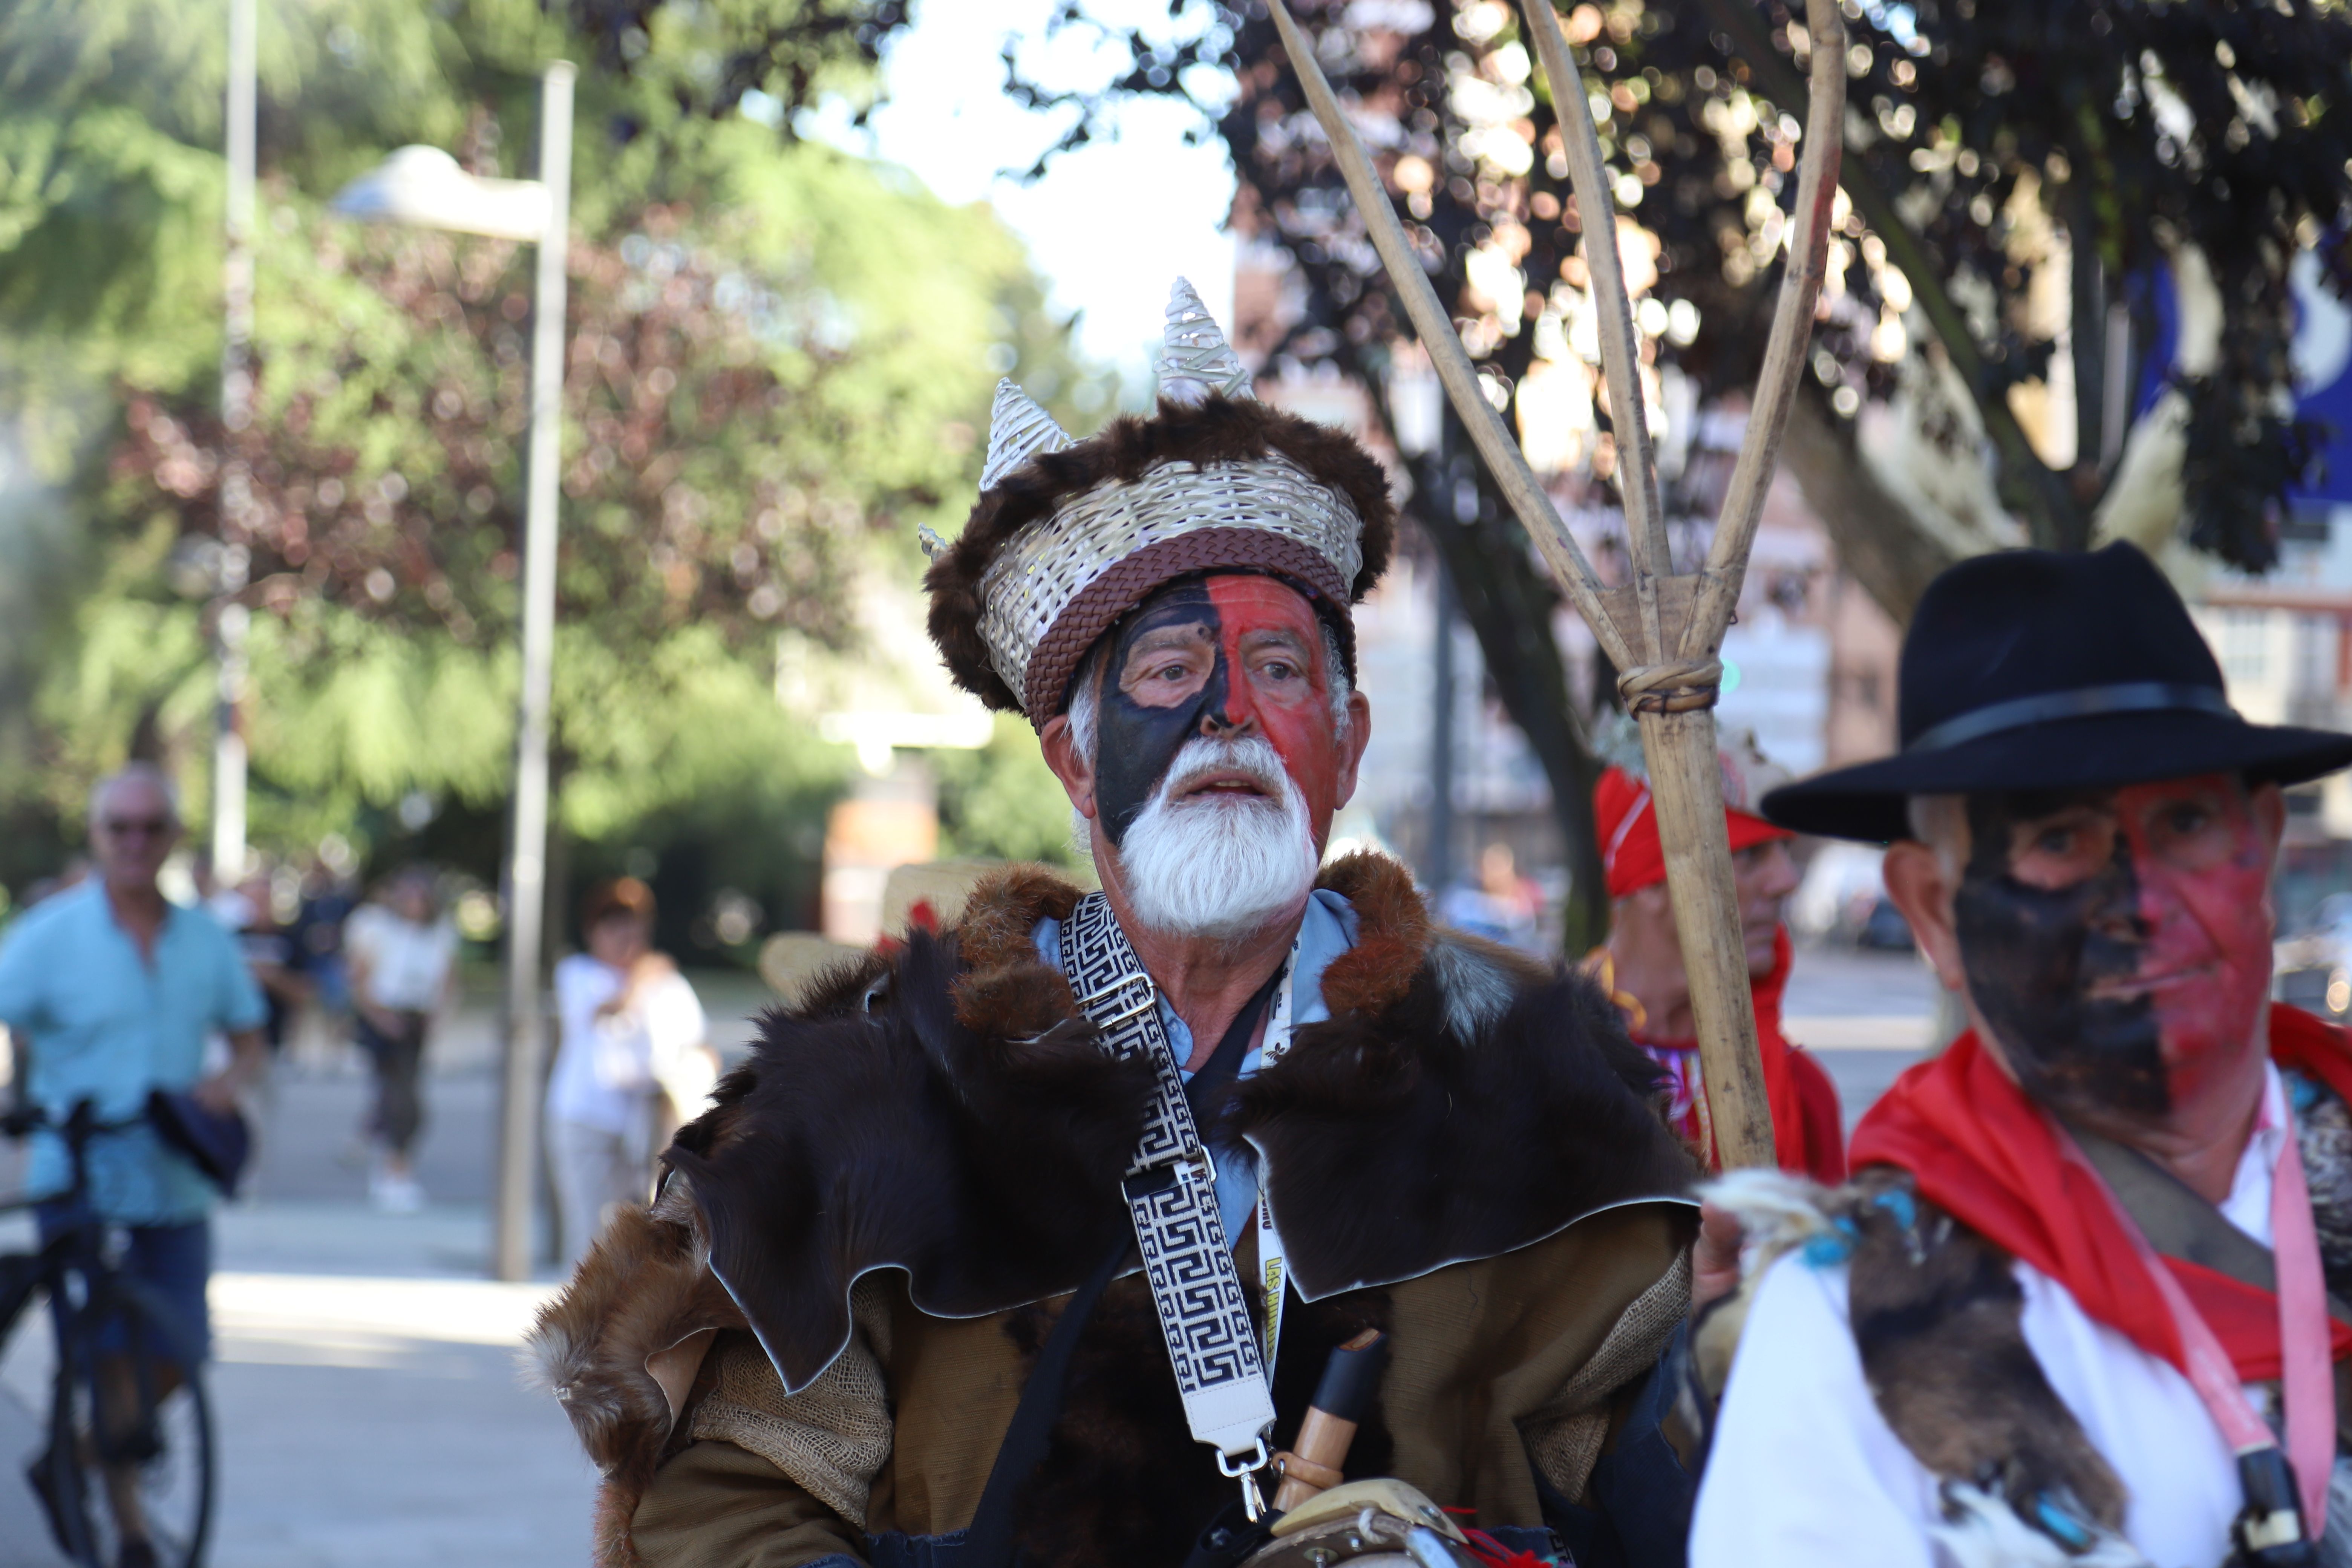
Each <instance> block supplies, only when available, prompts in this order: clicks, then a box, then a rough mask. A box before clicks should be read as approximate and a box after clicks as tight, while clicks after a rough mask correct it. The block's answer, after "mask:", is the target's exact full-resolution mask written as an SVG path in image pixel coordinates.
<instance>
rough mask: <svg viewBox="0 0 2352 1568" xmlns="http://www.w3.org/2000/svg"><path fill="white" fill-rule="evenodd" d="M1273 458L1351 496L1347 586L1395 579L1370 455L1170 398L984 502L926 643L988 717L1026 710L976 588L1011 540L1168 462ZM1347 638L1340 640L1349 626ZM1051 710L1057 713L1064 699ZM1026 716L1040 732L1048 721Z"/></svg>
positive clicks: (1387, 517) (1025, 471) (1252, 414)
mask: <svg viewBox="0 0 2352 1568" xmlns="http://www.w3.org/2000/svg"><path fill="white" fill-rule="evenodd" d="M1270 453H1279V454H1280V455H1281V456H1283V457H1285V458H1289V459H1290V460H1291V461H1292V462H1294V463H1296V464H1297V465H1298V466H1299V467H1300V468H1303V469H1305V470H1306V472H1307V476H1308V477H1309V478H1311V479H1314V480H1315V481H1316V482H1318V484H1321V485H1324V486H1326V487H1328V489H1332V490H1335V491H1337V492H1339V494H1340V495H1342V496H1344V497H1346V498H1347V500H1348V502H1349V505H1351V506H1353V507H1354V508H1355V510H1356V515H1357V516H1358V517H1359V518H1360V519H1362V520H1363V524H1364V532H1363V552H1364V563H1363V567H1362V569H1361V570H1360V571H1359V572H1358V573H1357V574H1356V580H1355V581H1354V582H1353V583H1352V584H1349V591H1350V595H1351V596H1352V598H1353V599H1354V600H1357V601H1360V600H1361V599H1362V598H1363V596H1364V595H1366V594H1368V593H1370V592H1371V589H1372V585H1373V584H1375V583H1378V582H1379V581H1380V579H1381V574H1382V573H1383V572H1385V571H1387V570H1388V563H1389V554H1390V552H1391V550H1392V549H1393V548H1394V545H1395V540H1396V506H1395V503H1394V502H1392V501H1391V500H1390V499H1389V484H1388V476H1387V475H1386V474H1385V473H1384V472H1382V471H1381V466H1380V464H1379V462H1378V461H1376V460H1375V459H1374V458H1372V456H1371V454H1370V453H1369V452H1367V451H1365V450H1364V449H1363V447H1360V446H1359V445H1357V443H1356V441H1355V439H1354V438H1353V437H1349V435H1347V434H1346V433H1345V432H1343V431H1340V430H1337V429H1334V428H1332V427H1331V426H1328V425H1318V424H1316V423H1314V422H1313V421H1312V420H1307V419H1302V418H1300V417H1299V416H1297V415H1295V414H1290V413H1286V412H1285V411H1284V410H1282V409H1279V408H1276V407H1274V406H1272V405H1268V404H1264V403H1256V402H1252V401H1250V400H1247V399H1234V398H1227V397H1223V396H1212V397H1210V398H1209V399H1208V400H1207V401H1205V402H1203V403H1201V404H1197V405H1185V404H1178V403H1170V402H1168V401H1166V400H1164V399H1163V400H1162V401H1161V402H1160V407H1159V410H1158V412H1157V413H1155V414H1153V415H1152V416H1150V417H1144V416H1136V415H1129V416H1125V417H1122V418H1119V419H1115V420H1113V421H1111V423H1110V424H1109V425H1108V426H1105V427H1104V428H1103V429H1102V430H1101V431H1099V432H1097V434H1096V435H1094V436H1092V437H1088V438H1087V440H1084V441H1080V442H1078V443H1077V444H1076V445H1075V446H1073V447H1067V448H1066V449H1064V450H1062V451H1059V452H1050V453H1045V454H1042V455H1040V456H1038V457H1036V458H1032V459H1031V460H1030V461H1029V462H1028V463H1026V464H1024V466H1023V467H1022V468H1019V469H1017V470H1015V471H1014V472H1013V473H1012V474H1011V475H1008V476H1007V477H1006V478H1005V479H1003V481H1002V482H1000V483H999V484H998V485H997V486H996V487H995V488H994V489H991V490H989V491H987V492H986V493H985V494H983V495H982V497H981V498H980V503H979V504H978V505H977V506H975V507H973V508H972V511H971V518H970V520H969V521H966V522H965V524H964V530H963V533H962V535H961V537H959V538H958V539H957V540H956V542H955V543H954V544H953V545H952V546H950V548H949V550H948V552H947V553H946V554H944V555H942V556H940V558H939V560H938V561H936V562H934V563H932V565H931V569H930V571H929V573H928V574H926V575H925V576H924V578H923V585H924V587H925V588H926V589H927V590H928V591H929V594H930V596H931V610H930V632H931V640H932V641H933V642H935V643H937V644H938V645H939V648H940V653H941V654H942V655H943V656H945V658H946V660H947V666H948V670H949V673H950V674H951V675H953V676H954V677H955V680H956V684H957V685H959V686H961V687H962V688H963V689H965V690H967V691H970V692H971V693H972V694H973V695H975V696H977V697H978V698H979V699H980V700H982V701H983V702H985V703H987V704H988V706H990V707H991V708H998V709H1003V710H1008V711H1018V710H1020V707H1021V694H1019V693H1016V692H1014V691H1013V689H1012V688H1010V687H1008V686H1006V685H1005V684H1004V681H1003V678H1002V677H1000V676H999V675H998V674H997V673H996V667H995V666H994V664H992V662H991V661H990V659H989V657H988V647H987V645H986V644H985V643H983V642H982V640H981V637H980V617H981V602H980V581H981V577H982V574H985V573H986V572H987V570H988V567H989V563H991V562H992V561H994V560H995V559H996V552H998V551H999V550H1001V549H1003V547H1004V544H1005V542H1006V541H1008V540H1010V539H1012V538H1013V535H1015V534H1017V533H1018V532H1020V531H1022V530H1023V529H1024V528H1026V527H1028V526H1029V525H1030V524H1032V523H1034V522H1036V521H1040V520H1041V519H1044V518H1046V517H1050V516H1051V515H1053V513H1054V511H1055V510H1056V509H1057V508H1059V507H1060V506H1061V505H1062V504H1063V503H1064V502H1065V501H1067V500H1070V499H1071V498H1072V497H1074V496H1077V495H1080V494H1082V493H1084V492H1085V491H1087V490H1090V489H1093V488H1094V487H1095V486H1096V485H1097V484H1099V483H1101V482H1102V481H1103V480H1105V479H1118V480H1121V481H1125V482H1130V483H1131V482H1133V481H1134V480H1136V479H1140V478H1142V477H1143V474H1144V472H1145V471H1146V470H1147V469H1150V468H1154V467H1156V466H1158V465H1159V464H1161V463H1165V462H1187V463H1200V464H1208V463H1232V462H1244V461H1247V460H1249V459H1251V458H1263V457H1265V456H1267V455H1268V454H1270ZM1341 632H1342V636H1343V637H1345V636H1346V630H1345V628H1344V627H1342V628H1341ZM1081 651H1083V650H1081ZM1054 703H1055V708H1056V709H1058V706H1059V694H1058V693H1057V694H1055V698H1054ZM1030 717H1031V719H1033V720H1034V721H1035V722H1037V723H1039V724H1041V725H1042V724H1043V723H1045V721H1046V720H1048V719H1050V718H1052V717H1053V713H1052V712H1039V713H1033V714H1031V715H1030Z"/></svg>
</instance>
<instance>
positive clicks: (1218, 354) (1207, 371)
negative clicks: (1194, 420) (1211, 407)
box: [1160, 278, 1253, 404]
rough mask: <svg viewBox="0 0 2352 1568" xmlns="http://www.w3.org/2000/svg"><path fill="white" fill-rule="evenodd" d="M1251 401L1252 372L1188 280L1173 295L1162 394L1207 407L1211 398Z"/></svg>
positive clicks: (1178, 282) (1170, 293) (1163, 357)
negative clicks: (1222, 396)
mask: <svg viewBox="0 0 2352 1568" xmlns="http://www.w3.org/2000/svg"><path fill="white" fill-rule="evenodd" d="M1213 392H1222V393H1223V394H1224V395H1226V396H1227V397H1249V396H1252V395H1253V394H1252V392H1251V389H1250V373H1249V372H1248V371H1247V370H1245V369H1244V368H1243V367H1242V362H1241V356H1240V355H1239V354H1236V353H1234V346H1233V345H1232V344H1231V343H1229V342H1225V333H1224V329H1223V328H1222V327H1220V326H1218V325H1217V319H1216V318H1215V317H1214V316H1212V315H1211V314H1209V308H1208V307H1207V306H1205V305H1203V304H1202V303H1201V296H1200V295H1199V293H1197V292H1196V291H1195V290H1194V289H1193V288H1192V284H1191V283H1189V282H1187V281H1186V280H1185V279H1181V278H1179V279H1176V286H1175V287H1174V288H1173V289H1170V290H1169V291H1168V326H1167V330H1166V335H1165V337H1164V339H1163V353H1162V354H1161V356H1160V396H1162V397H1164V398H1167V399H1168V400H1169V401H1170V402H1171V403H1186V404H1192V403H1203V402H1206V401H1207V400H1208V396H1209V394H1211V393H1213Z"/></svg>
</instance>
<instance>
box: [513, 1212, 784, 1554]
mask: <svg viewBox="0 0 2352 1568" xmlns="http://www.w3.org/2000/svg"><path fill="white" fill-rule="evenodd" d="M742 1323H743V1319H742V1315H741V1314H740V1313H739V1312H738V1311H737V1310H735V1304H734V1302H733V1301H731V1300H729V1299H728V1295H727V1292H726V1291H725V1290H724V1289H721V1288H720V1286H719V1281H718V1280H716V1279H712V1278H711V1276H710V1271H709V1269H708V1268H705V1267H704V1255H703V1249H702V1247H701V1246H700V1244H699V1243H698V1241H697V1240H696V1238H695V1235H694V1232H693V1229H692V1227H691V1226H689V1225H688V1223H686V1220H685V1216H684V1215H683V1213H682V1212H680V1211H679V1208H678V1205H664V1206H662V1207H660V1208H657V1209H656V1210H651V1211H649V1210H646V1209H644V1208H635V1207H624V1208H620V1209H617V1210H615V1211H614V1215H613V1219H612V1222H611V1223H610V1224H608V1225H607V1226H605V1227H604V1232H603V1233H602V1234H601V1235H600V1236H599V1237H597V1238H596V1241H595V1243H594V1245H593V1246H592V1247H590V1248H589V1250H588V1255H587V1256H586V1257H585V1258H583V1259H582V1260H581V1264H580V1268H579V1270H578V1271H577V1272H576V1273H575V1274H574V1275H573V1276H572V1285H571V1288H570V1289H567V1290H565V1291H564V1293H563V1294H562V1295H561V1296H559V1297H557V1298H556V1299H555V1300H552V1301H551V1302H549V1303H548V1304H547V1306H546V1307H544V1308H542V1309H541V1311H540V1314H539V1321H538V1323H537V1324H536V1326H534V1327H533V1329H532V1330H531V1332H530V1338H529V1342H528V1348H529V1353H530V1358H531V1362H532V1363H533V1368H532V1369H533V1371H534V1373H536V1376H537V1377H538V1379H539V1380H540V1381H541V1382H543V1383H544V1384H547V1385H548V1386H549V1387H550V1388H551V1389H552V1390H553V1391H554V1394H555V1396H556V1398H557V1400H558V1401H560V1402H561V1403H562V1405H563V1413H564V1414H565V1415H567V1416H569V1417H570V1418H571V1421H572V1430H573V1431H575V1432H577V1433H578V1434H579V1435H580V1443H581V1447H584V1448H585V1449H587V1451H588V1457H589V1458H591V1459H593V1461H594V1462H595V1464H596V1468H598V1469H599V1470H601V1471H603V1472H604V1486H603V1487H601V1488H600V1489H598V1491H597V1499H596V1510H597V1529H596V1536H597V1540H598V1542H599V1543H600V1544H599V1562H600V1563H604V1564H626V1563H629V1562H631V1561H633V1559H634V1553H632V1552H629V1551H628V1521H629V1519H630V1516H631V1515H633V1514H634V1513H635V1511H636V1505H637V1500H638V1499H639V1498H641V1497H643V1496H644V1495H645V1489H646V1485H647V1484H648V1483H649V1482H651V1481H652V1479H653V1473H654V1469H655V1468H656V1464H657V1463H658V1462H659V1459H660V1457H661V1455H662V1454H663V1452H664V1451H665V1449H666V1448H667V1447H668V1445H669V1443H670V1440H671V1437H672V1436H673V1430H672V1428H673V1425H674V1422H673V1416H672V1412H671V1410H670V1407H669V1401H668V1399H667V1396H666V1395H664V1394H663V1393H662V1390H661V1385H660V1384H656V1382H655V1381H654V1380H653V1376H652V1374H651V1373H648V1372H646V1357H647V1356H649V1355H652V1354H654V1353H656V1352H660V1351H664V1350H667V1349H668V1348H669V1347H670V1346H672V1345H674V1344H676V1343H677V1342H679V1341H680V1340H682V1339H684V1338H686V1337H687V1336H688V1335H689V1334H692V1333H695V1332H697V1331H700V1330H703V1329H725V1328H740V1327H741V1326H742ZM615 1552H619V1553H622V1555H619V1556H615V1555H614V1553H615Z"/></svg>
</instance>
